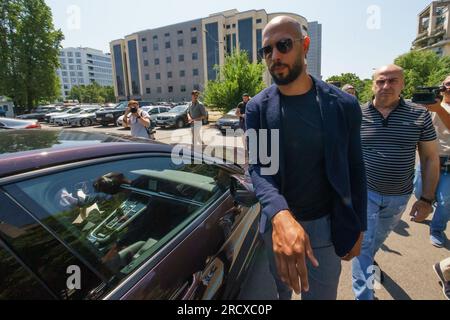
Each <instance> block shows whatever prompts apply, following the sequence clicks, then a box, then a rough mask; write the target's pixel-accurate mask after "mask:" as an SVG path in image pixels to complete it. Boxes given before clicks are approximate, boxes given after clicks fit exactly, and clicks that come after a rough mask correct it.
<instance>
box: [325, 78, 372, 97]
mask: <svg viewBox="0 0 450 320" xmlns="http://www.w3.org/2000/svg"><path fill="white" fill-rule="evenodd" d="M327 81H328V82H330V81H336V82H340V83H341V85H342V86H344V85H346V84H351V85H352V86H354V87H355V89H356V92H357V95H358V100H359V101H360V102H361V103H366V102H368V101H369V100H370V99H371V98H372V80H370V79H364V80H361V79H360V78H359V77H358V76H357V75H356V74H354V73H342V74H341V75H340V76H332V77H330V78H328V79H327Z"/></svg>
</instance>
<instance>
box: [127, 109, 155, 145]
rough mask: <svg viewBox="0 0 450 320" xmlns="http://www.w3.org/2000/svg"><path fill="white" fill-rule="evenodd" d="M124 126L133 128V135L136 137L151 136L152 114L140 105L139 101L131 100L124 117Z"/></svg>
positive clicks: (145, 137) (147, 137) (146, 137)
mask: <svg viewBox="0 0 450 320" xmlns="http://www.w3.org/2000/svg"><path fill="white" fill-rule="evenodd" d="M123 126H124V127H125V128H128V127H130V128H131V135H132V136H133V137H135V138H144V139H149V138H150V135H151V134H150V133H149V130H151V129H150V116H149V115H148V113H147V112H145V111H144V110H141V109H140V107H139V102H137V101H134V100H131V101H130V102H129V103H128V108H127V110H126V111H125V115H124V117H123Z"/></svg>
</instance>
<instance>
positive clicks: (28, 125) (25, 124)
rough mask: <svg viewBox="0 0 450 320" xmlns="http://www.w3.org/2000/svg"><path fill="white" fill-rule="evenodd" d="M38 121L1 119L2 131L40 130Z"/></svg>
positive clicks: (0, 126) (0, 127)
mask: <svg viewBox="0 0 450 320" xmlns="http://www.w3.org/2000/svg"><path fill="white" fill-rule="evenodd" d="M40 128H41V125H40V124H39V121H37V120H21V119H12V118H0V129H40Z"/></svg>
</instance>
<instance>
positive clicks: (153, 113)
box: [117, 106, 171, 127]
mask: <svg viewBox="0 0 450 320" xmlns="http://www.w3.org/2000/svg"><path fill="white" fill-rule="evenodd" d="M141 109H142V110H143V111H146V112H147V113H148V114H149V115H150V120H151V122H152V125H153V124H155V123H156V118H157V116H158V114H160V113H164V112H168V111H170V109H171V108H170V107H168V106H148V107H142V108H141ZM123 117H124V116H123V115H122V116H120V117H119V118H118V119H117V126H119V127H121V126H122V125H123ZM129 117H130V116H128V118H129Z"/></svg>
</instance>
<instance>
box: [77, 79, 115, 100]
mask: <svg viewBox="0 0 450 320" xmlns="http://www.w3.org/2000/svg"><path fill="white" fill-rule="evenodd" d="M69 99H72V100H78V101H79V102H80V103H108V102H115V101H116V98H115V95H114V88H113V87H102V86H100V85H99V84H98V83H96V82H94V83H92V84H90V85H88V86H84V85H82V86H74V87H72V89H71V90H70V94H69Z"/></svg>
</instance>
